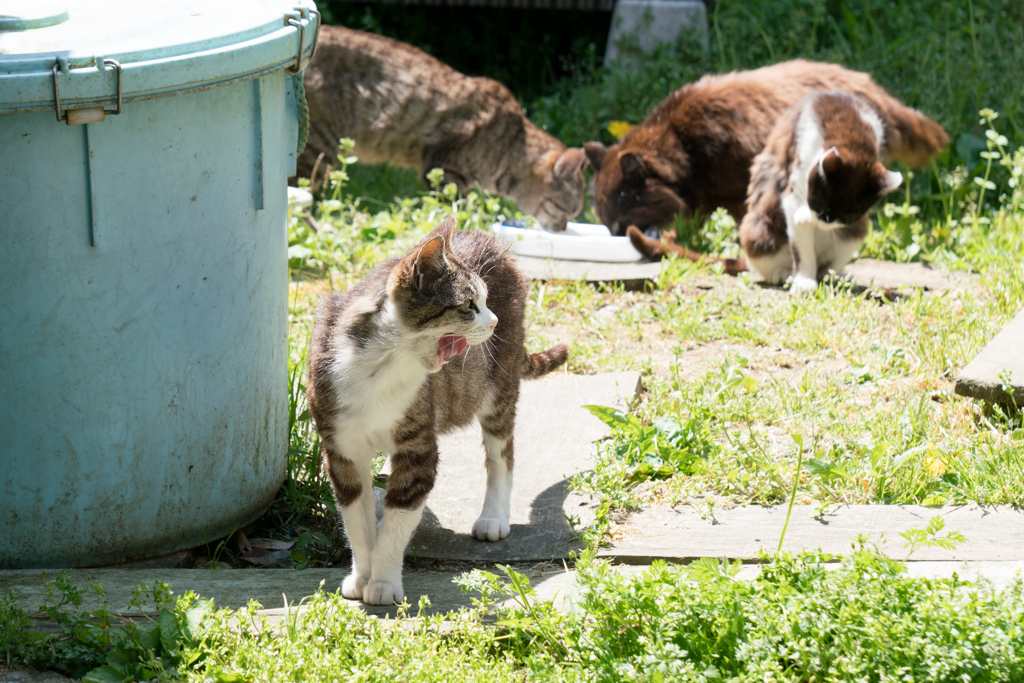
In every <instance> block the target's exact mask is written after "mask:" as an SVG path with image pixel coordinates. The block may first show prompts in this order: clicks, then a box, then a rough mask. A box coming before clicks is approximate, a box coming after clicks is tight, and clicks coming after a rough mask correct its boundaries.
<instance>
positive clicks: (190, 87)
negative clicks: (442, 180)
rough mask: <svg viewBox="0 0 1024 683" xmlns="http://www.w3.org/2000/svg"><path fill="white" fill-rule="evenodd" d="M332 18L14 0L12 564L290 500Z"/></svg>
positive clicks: (5, 291) (233, 517)
mask: <svg viewBox="0 0 1024 683" xmlns="http://www.w3.org/2000/svg"><path fill="white" fill-rule="evenodd" d="M5 9H6V11H5ZM318 23H319V15H317V14H316V12H315V6H314V5H313V2H312V0H288V1H287V2H281V1H279V0H202V1H201V2H200V1H189V0H173V1H171V2H162V3H141V4H140V3H138V2H136V0H103V1H101V2H97V1H96V0H64V1H63V2H62V3H61V5H60V6H58V5H54V4H51V3H48V2H39V1H37V0H33V2H17V3H11V4H10V5H8V6H7V7H6V8H5V7H4V6H3V3H2V2H0V31H2V33H0V567H55V566H64V567H72V566H90V565H98V564H106V563H114V562H121V561H125V560H131V559H138V558H145V557H152V556H156V555H161V554H165V553H169V552H173V551H176V550H180V549H182V548H187V547H190V546H193V545H197V544H200V543H203V542H204V540H205V539H211V540H212V539H215V538H217V537H218V536H221V535H223V534H225V533H228V532H230V531H231V530H232V529H233V528H234V527H235V526H237V525H239V524H244V523H246V522H248V521H250V520H251V519H253V518H254V517H255V516H257V515H258V514H259V513H260V512H261V511H262V510H263V509H264V508H265V507H266V506H267V504H268V503H269V502H270V501H271V500H272V499H273V497H274V495H275V493H276V491H277V490H278V487H279V486H280V484H281V481H282V479H283V477H284V471H285V466H286V453H287V439H288V434H287V432H288V419H287V403H288V396H287V376H286V375H287V368H286V365H287V360H286V356H287V277H288V274H287V253H286V252H287V240H286V234H285V216H286V211H287V199H286V182H285V181H286V178H287V176H288V175H290V174H291V173H293V172H294V168H295V156H296V155H295V152H296V138H297V126H298V123H297V122H298V116H297V108H296V104H295V99H294V93H293V92H292V83H293V80H292V77H291V74H290V73H288V70H291V71H295V70H298V69H301V68H304V65H305V63H306V62H308V60H309V58H310V56H311V54H312V52H313V49H314V47H315V40H316V32H317V28H318ZM300 41H301V46H300ZM58 98H59V104H58V101H57V100H58ZM99 107H103V108H105V110H106V113H103V112H102V111H101V110H100V109H99ZM116 110H119V113H116V114H115V111H116ZM101 118H102V119H103V120H100V119H101ZM59 119H64V120H63V121H62V120H59ZM90 121H91V122H90ZM79 122H81V123H79ZM72 124H74V125H72Z"/></svg>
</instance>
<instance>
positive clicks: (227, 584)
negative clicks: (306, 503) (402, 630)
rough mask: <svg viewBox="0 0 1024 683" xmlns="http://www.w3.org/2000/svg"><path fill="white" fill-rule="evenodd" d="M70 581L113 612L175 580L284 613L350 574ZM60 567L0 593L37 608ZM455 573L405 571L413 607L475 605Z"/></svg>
mask: <svg viewBox="0 0 1024 683" xmlns="http://www.w3.org/2000/svg"><path fill="white" fill-rule="evenodd" d="M68 571H69V573H70V575H71V580H72V582H74V583H75V585H77V586H80V587H84V586H88V585H91V584H92V583H94V582H99V583H100V584H101V585H102V586H103V588H104V589H105V591H106V593H105V595H104V599H105V600H106V602H107V605H108V609H109V610H110V611H111V613H118V612H120V613H121V614H124V615H126V616H127V615H129V614H131V612H129V607H128V605H129V603H130V602H131V598H132V592H133V591H134V590H135V587H136V586H138V585H139V584H142V583H145V584H148V585H150V586H152V585H153V582H154V581H165V582H167V583H169V584H171V587H172V590H173V592H174V595H182V594H184V593H186V592H188V591H195V592H196V594H198V595H199V596H201V597H203V598H208V599H213V600H214V604H215V605H216V606H217V607H218V608H221V607H230V608H232V609H238V608H239V607H244V606H246V605H248V604H249V601H250V600H256V601H257V602H259V603H260V604H261V605H262V606H263V607H264V609H265V610H268V614H276V613H277V612H278V611H280V613H281V614H284V612H285V609H284V601H285V596H287V599H288V603H289V604H292V605H295V604H298V603H299V602H301V601H302V599H303V598H305V597H307V596H310V595H313V594H315V593H316V592H317V590H318V589H319V588H320V584H321V582H323V590H324V591H327V592H334V591H337V590H338V586H339V585H340V584H341V580H342V579H344V578H345V577H346V576H348V573H349V570H348V569H340V568H337V569H336V568H330V569H303V570H296V569H236V570H222V569H166V568H163V569H70V570H68ZM56 573H57V570H46V571H44V570H6V571H4V572H3V573H0V594H3V595H6V594H7V591H11V592H12V593H13V594H14V599H15V601H16V602H17V603H18V604H19V605H20V606H21V607H22V608H23V609H28V610H35V609H37V608H38V607H39V605H40V604H41V603H42V602H43V600H44V599H45V597H46V584H47V582H49V581H51V580H52V579H53V577H54V576H55V575H56ZM457 575H458V574H457V573H454V572H438V571H415V570H413V571H406V572H405V574H404V575H403V585H404V588H405V591H406V597H407V599H408V601H409V603H410V604H411V605H412V606H413V609H412V612H413V614H415V612H416V605H417V604H418V602H419V598H420V596H421V595H427V596H429V597H430V600H431V603H432V607H431V612H432V613H434V612H440V613H444V612H451V611H454V610H458V609H460V608H462V607H471V606H472V602H471V601H470V599H469V596H467V595H464V594H463V593H462V592H461V591H460V590H459V587H458V586H456V585H455V584H454V583H452V578H453V577H455V576H457ZM346 604H350V605H351V606H352V607H353V608H355V609H361V610H364V611H366V612H367V613H369V614H374V615H376V616H382V617H387V616H391V617H393V616H394V615H395V613H396V612H397V608H396V607H394V606H392V607H385V606H376V605H363V603H361V602H358V601H348V602H347V603H346ZM99 606H100V601H99V600H98V599H96V597H95V596H94V595H93V594H91V593H90V594H89V596H88V598H87V599H86V600H84V601H83V603H82V609H88V610H92V609H96V608H98V607H99Z"/></svg>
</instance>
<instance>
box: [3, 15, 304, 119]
mask: <svg viewBox="0 0 1024 683" xmlns="http://www.w3.org/2000/svg"><path fill="white" fill-rule="evenodd" d="M26 6H30V7H29V8H28V9H26ZM319 25H320V15H319V13H317V11H316V6H315V4H314V3H313V0H169V1H167V2H154V3H140V2H138V0H99V1H97V0H61V2H60V3H56V2H50V0H45V1H44V2H35V1H33V2H25V1H24V0H20V1H18V2H14V1H12V0H0V114H4V113H15V112H25V111H47V110H53V109H54V108H55V100H54V79H55V78H56V79H57V81H58V86H59V94H60V101H61V107H62V108H65V109H66V108H80V107H88V106H102V105H107V106H113V105H114V104H115V103H116V102H117V94H118V93H117V82H118V79H117V78H116V75H115V74H114V72H115V70H116V69H117V67H118V66H120V69H121V98H122V101H123V102H125V103H130V102H133V101H139V100H144V99H153V98H156V97H165V96H168V95H176V94H180V93H183V92H193V91H196V90H205V89H208V88H212V87H217V86H220V85H227V84H229V83H234V82H237V81H239V80H245V79H247V78H253V77H257V76H261V75H263V74H267V73H271V72H273V71H276V70H279V69H284V68H290V69H301V68H305V65H306V64H307V63H308V61H309V59H310V58H311V57H312V54H313V52H314V50H315V45H316V38H317V33H318V32H319ZM300 39H301V40H302V46H301V49H300V45H299V41H300ZM55 65H56V66H57V74H56V76H55V75H54V66H55Z"/></svg>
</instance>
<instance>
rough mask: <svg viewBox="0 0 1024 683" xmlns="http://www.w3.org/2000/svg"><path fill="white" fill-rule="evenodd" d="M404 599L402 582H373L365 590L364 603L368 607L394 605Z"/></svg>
mask: <svg viewBox="0 0 1024 683" xmlns="http://www.w3.org/2000/svg"><path fill="white" fill-rule="evenodd" d="M404 597H405V592H404V591H403V590H402V584H401V582H399V583H392V582H390V581H373V582H371V583H368V584H366V588H364V589H363V602H365V603H366V604H367V605H393V604H395V603H396V602H401V601H402V598H404Z"/></svg>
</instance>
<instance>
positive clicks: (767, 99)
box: [584, 59, 949, 253]
mask: <svg viewBox="0 0 1024 683" xmlns="http://www.w3.org/2000/svg"><path fill="white" fill-rule="evenodd" d="M819 90H845V91H847V92H851V93H854V94H856V95H858V96H860V97H861V98H863V99H864V101H866V102H867V103H868V104H870V105H871V107H872V108H873V109H874V110H875V111H876V112H877V113H878V115H879V118H880V119H881V121H882V126H883V128H884V129H885V141H884V143H883V145H882V152H881V153H882V158H883V159H885V160H888V159H890V158H892V159H896V160H898V161H903V162H905V163H907V164H910V165H912V166H923V165H925V164H926V163H927V162H928V158H929V156H930V155H932V154H934V153H936V152H938V151H940V150H941V149H942V148H943V147H945V145H946V143H947V142H948V140H949V139H948V137H947V136H946V133H945V132H944V131H943V130H942V128H941V127H940V126H939V125H938V124H937V123H935V122H934V121H932V120H931V119H929V118H928V117H926V116H924V115H923V114H921V113H920V112H918V111H916V110H914V109H911V108H909V107H906V106H904V105H903V104H901V103H900V102H899V101H897V100H896V99H895V98H893V97H892V96H891V95H889V94H888V93H887V92H886V91H885V90H884V89H883V88H882V87H881V86H880V85H878V84H877V83H875V82H874V81H873V80H872V79H871V77H870V76H869V75H868V74H865V73H860V72H857V71H850V70H849V69H845V68H843V67H841V66H839V65H837V64H823V63H819V62H809V61H805V60H802V59H796V60H792V61H788V62H782V63H781V64H775V65H773V66H767V67H764V68H761V69H755V70H753V71H738V72H733V73H728V74H721V75H712V76H705V77H703V78H701V79H700V80H699V81H697V82H695V83H691V84H689V85H686V86H683V87H682V88H680V89H679V90H677V91H676V92H674V93H672V94H671V95H669V96H668V97H667V98H665V99H664V100H663V101H662V102H661V103H660V104H659V105H658V106H657V107H655V108H654V110H653V111H652V112H651V113H650V115H648V116H647V118H646V119H645V120H644V122H643V123H642V124H641V125H639V126H637V127H636V128H634V129H632V130H631V131H629V133H627V134H626V135H625V137H623V138H622V140H621V141H620V142H619V143H618V144H615V145H613V146H612V147H609V148H605V146H604V145H602V144H601V143H599V142H588V143H586V144H585V145H584V148H585V149H586V152H587V156H588V157H589V158H590V162H591V163H592V164H593V165H594V168H595V170H596V171H597V173H596V175H595V177H594V189H595V208H596V210H597V214H598V216H599V217H600V218H601V221H602V222H603V223H604V224H605V225H607V226H608V227H609V228H610V229H611V231H612V233H613V234H616V235H622V234H625V233H626V230H627V228H628V227H629V226H635V227H636V228H638V230H637V231H636V232H637V234H638V235H639V236H640V237H642V233H643V232H645V231H647V230H648V229H655V230H656V229H660V228H664V227H667V226H668V225H670V224H671V223H672V219H673V217H674V216H675V215H676V214H679V213H682V214H684V215H685V216H691V215H692V214H693V212H695V211H697V212H700V213H701V214H703V215H710V214H711V213H712V212H713V211H714V210H715V209H717V208H718V207H724V208H725V209H726V210H728V211H729V213H730V214H732V216H733V218H735V219H736V221H737V223H738V222H740V221H741V220H742V219H743V216H744V214H745V213H746V197H747V186H748V185H749V183H750V165H751V163H752V162H753V160H754V157H755V156H756V155H757V154H758V153H760V152H761V150H762V149H763V148H764V144H765V141H766V140H767V138H768V135H769V133H770V132H771V131H772V128H773V127H774V126H775V122H776V121H777V120H778V117H779V116H780V115H781V114H782V113H783V112H784V111H786V109H788V108H789V107H791V106H792V105H793V104H795V103H796V102H797V101H798V100H800V99H801V98H802V97H804V96H805V95H807V94H808V93H810V92H813V91H819ZM631 237H632V235H631ZM656 245H657V242H656V241H655V244H654V245H651V246H653V247H656ZM642 246H643V243H642V241H641V245H640V246H638V249H640V251H641V252H642V253H643V252H644V249H642V248H641V247H642Z"/></svg>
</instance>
